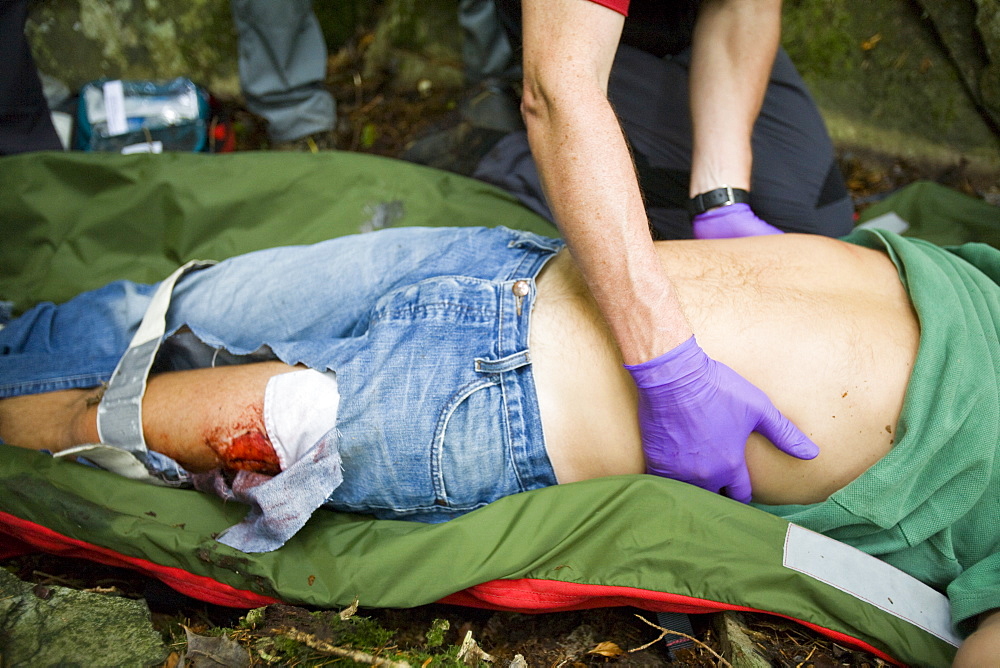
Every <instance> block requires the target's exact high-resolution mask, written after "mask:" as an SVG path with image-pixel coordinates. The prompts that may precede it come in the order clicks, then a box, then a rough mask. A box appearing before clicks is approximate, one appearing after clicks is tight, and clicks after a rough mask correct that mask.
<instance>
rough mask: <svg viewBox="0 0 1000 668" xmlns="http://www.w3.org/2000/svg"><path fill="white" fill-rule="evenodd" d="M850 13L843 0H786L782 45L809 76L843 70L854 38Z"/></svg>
mask: <svg viewBox="0 0 1000 668" xmlns="http://www.w3.org/2000/svg"><path fill="white" fill-rule="evenodd" d="M850 27H851V17H850V14H849V12H848V10H847V9H846V8H845V7H844V3H843V2H842V0H787V2H785V3H784V12H783V15H782V46H784V47H785V51H787V52H788V55H789V56H791V58H792V62H794V63H795V65H796V67H798V69H799V71H800V72H801V73H802V74H803V76H805V77H806V78H807V79H809V78H811V77H827V76H831V75H834V74H837V73H838V72H840V71H842V70H843V69H844V67H845V66H846V65H847V63H848V61H849V60H850V58H851V54H852V51H853V50H854V40H853V38H852V37H851V31H850Z"/></svg>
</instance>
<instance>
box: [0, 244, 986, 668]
mask: <svg viewBox="0 0 1000 668" xmlns="http://www.w3.org/2000/svg"><path fill="white" fill-rule="evenodd" d="M654 249H655V253H656V257H657V261H658V263H659V264H660V266H661V267H663V269H664V271H665V272H666V273H667V275H668V276H669V277H670V278H671V282H672V285H673V286H674V289H675V291H676V294H677V298H678V301H679V303H680V306H681V309H682V312H683V314H684V317H685V318H686V320H687V321H689V322H690V323H691V326H692V327H693V329H694V332H695V333H696V335H697V336H698V337H699V339H700V340H702V341H703V342H704V345H705V347H706V348H707V349H708V350H709V351H710V352H711V354H713V355H715V356H717V357H718V358H719V359H721V360H722V361H724V362H725V363H726V364H729V365H730V366H732V367H733V368H734V369H735V370H736V371H737V372H739V373H740V374H742V375H744V376H745V377H746V378H748V379H750V380H752V381H753V382H754V383H755V384H757V385H758V386H759V387H760V388H761V389H763V390H764V391H765V392H767V393H768V394H769V395H770V396H772V397H773V400H774V401H775V403H776V405H777V406H778V408H779V409H781V410H782V411H783V412H785V413H786V414H787V415H789V416H790V417H791V418H792V419H794V420H795V421H796V423H797V424H800V425H801V427H802V429H803V430H804V431H805V432H806V434H807V435H809V436H810V437H811V438H813V440H815V442H816V443H817V444H818V445H819V446H820V449H821V453H820V455H819V457H817V458H816V459H814V460H811V461H802V460H798V459H795V458H793V457H790V456H787V455H785V454H783V453H781V452H779V451H778V450H776V449H775V448H774V447H772V446H771V445H770V444H769V443H767V442H766V441H765V440H764V439H763V438H762V437H760V436H759V435H757V434H753V435H751V437H750V439H749V440H748V442H747V448H746V453H747V462H748V465H749V468H750V473H751V478H752V481H753V489H754V499H755V500H756V501H759V502H763V503H777V504H785V503H809V502H814V501H819V500H822V499H823V498H826V496H828V495H829V494H830V493H832V492H833V491H835V490H837V489H839V488H840V487H842V486H844V485H845V484H847V483H848V482H850V481H851V480H853V479H854V478H855V477H857V476H858V475H860V474H861V473H862V472H863V471H864V470H865V469H867V468H868V467H869V466H870V465H871V464H872V463H874V462H875V461H877V460H878V459H879V458H880V457H882V456H883V455H884V454H885V453H887V452H888V451H889V450H890V448H891V447H892V443H893V435H894V434H895V432H896V422H897V420H898V417H899V413H900V410H901V407H902V404H903V395H904V392H905V389H906V384H907V382H908V379H909V376H910V372H911V369H912V367H913V363H914V360H915V358H916V354H917V346H918V343H919V338H920V330H919V324H918V322H917V319H916V315H915V314H914V312H913V310H912V307H911V305H910V301H909V298H908V296H907V294H906V292H905V290H904V288H903V286H902V285H901V283H900V281H899V278H898V275H897V271H896V269H895V267H894V265H893V264H892V263H891V261H890V260H889V259H888V257H887V256H886V255H885V254H883V253H881V252H878V251H874V250H869V249H864V248H860V247H857V246H853V245H850V244H846V243H843V242H840V241H837V240H833V239H826V238H823V237H813V236H804V235H780V236H768V237H754V238H747V239H732V240H722V241H693V242H692V241H687V242H658V243H657V244H656V245H655V247H654ZM723 285H724V286H726V287H727V289H726V290H720V287H721V286H723ZM537 288H538V294H537V299H536V302H535V306H534V308H533V310H532V312H531V330H530V339H529V343H530V349H531V357H532V370H533V374H534V379H535V386H536V391H537V396H538V402H539V409H540V412H541V417H542V426H543V433H544V437H545V447H546V451H547V452H548V454H549V457H550V459H551V461H552V465H553V468H554V469H555V472H556V476H557V479H558V480H559V482H561V483H564V482H571V481H574V480H583V479H587V478H594V477H600V476H605V475H614V474H622V473H641V472H643V470H644V464H643V455H642V445H641V440H640V436H639V428H638V424H637V420H636V417H635V390H634V387H633V386H632V384H631V382H630V380H629V378H628V376H627V375H626V373H625V372H624V371H623V369H622V367H621V353H620V351H619V350H618V348H617V346H616V344H615V342H614V340H613V337H612V336H611V333H610V330H609V328H608V326H607V323H606V322H605V321H604V320H603V318H602V317H601V315H600V312H599V310H598V309H597V307H596V304H595V301H594V298H593V296H592V295H591V294H590V292H589V290H588V289H587V288H586V286H585V283H584V281H583V279H582V276H581V272H580V270H579V267H578V266H577V264H576V263H575V262H574V260H573V258H572V257H570V255H569V254H568V253H566V252H565V251H564V252H562V253H560V254H558V255H557V256H556V257H555V258H554V259H552V260H551V261H550V262H549V263H548V264H547V265H546V267H545V268H544V269H543V271H542V272H541V273H540V274H539V276H538V278H537ZM876 352H877V354H876ZM295 369H296V367H293V366H289V365H286V364H284V363H282V362H277V361H275V362H262V363H255V364H247V365H243V366H228V367H219V368H210V369H196V370H190V371H178V372H172V373H164V374H160V375H157V376H154V377H152V378H151V379H150V382H149V385H148V388H147V392H146V394H145V396H144V399H143V428H144V434H145V436H146V439H147V442H148V444H149V446H150V447H151V448H152V449H154V450H158V451H161V452H164V453H165V454H167V455H169V456H171V457H173V458H175V459H177V460H178V461H180V462H181V463H182V464H184V465H185V466H187V467H189V468H190V469H192V470H205V469H209V468H213V467H216V466H218V465H219V458H218V456H217V454H216V450H215V447H216V446H217V445H218V443H219V442H225V440H226V439H225V437H224V436H225V434H227V433H229V434H230V435H232V436H238V435H239V434H240V433H243V431H244V430H246V429H255V428H256V429H259V430H261V431H262V430H263V425H262V424H260V423H256V424H255V423H254V422H253V418H254V416H259V415H260V414H261V409H262V407H263V403H264V388H265V386H266V384H267V381H268V380H269V379H270V378H271V377H273V376H274V375H277V374H282V373H289V372H291V371H294V370H295ZM98 394H99V391H98V389H97V388H93V389H85V390H70V391H61V392H52V393H47V394H39V395H27V396H21V397H14V398H10V399H3V400H0V438H2V439H3V440H4V441H5V442H7V443H15V444H18V445H21V446H24V447H30V448H35V449H43V448H47V449H51V450H55V451H58V450H62V449H65V448H67V447H70V446H73V445H77V444H84V443H92V442H96V441H97V440H98V436H97V428H96V410H97V406H96V404H95V403H94V402H93V401H88V400H89V399H94V398H96V396H97V395H98ZM206 435H209V436H210V437H211V438H206ZM213 439H214V441H213ZM996 656H1000V613H997V612H996V611H991V612H990V613H987V614H984V615H983V617H982V620H981V622H980V624H979V628H978V630H977V631H976V633H974V634H973V635H972V636H970V638H969V639H968V640H967V641H966V643H965V644H964V645H963V647H962V648H961V651H960V652H959V655H958V658H957V659H956V663H955V665H957V666H983V665H991V662H992V661H993V659H994V657H996Z"/></svg>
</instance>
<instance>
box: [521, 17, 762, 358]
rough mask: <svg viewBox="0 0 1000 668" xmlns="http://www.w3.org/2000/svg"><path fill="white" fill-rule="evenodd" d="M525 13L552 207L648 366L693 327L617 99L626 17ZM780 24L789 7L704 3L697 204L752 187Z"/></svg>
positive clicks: (531, 87)
mask: <svg viewBox="0 0 1000 668" xmlns="http://www.w3.org/2000/svg"><path fill="white" fill-rule="evenodd" d="M522 6H523V19H524V92H523V98H522V113H523V115H524V119H525V125H526V127H527V130H528V139H529V142H530V144H531V150H532V153H533V155H534V158H535V161H536V163H537V165H538V169H539V174H540V176H541V180H542V186H543V188H544V190H545V195H546V198H547V199H548V202H549V205H550V206H551V208H552V212H553V214H554V216H555V219H556V221H557V222H558V224H559V228H560V230H561V232H562V233H563V236H564V237H565V238H566V240H567V242H568V244H569V247H570V249H571V250H572V252H573V254H574V257H575V258H576V261H577V262H578V263H579V265H580V271H581V273H582V275H583V278H584V280H585V281H586V283H587V285H588V286H589V287H590V290H591V292H592V293H593V295H594V299H595V302H596V304H597V306H598V308H599V310H600V312H601V314H602V315H603V316H604V319H605V320H606V321H607V323H608V326H609V327H610V329H611V333H612V335H613V336H614V339H615V341H616V342H617V343H618V347H619V349H620V350H621V351H622V358H623V361H624V362H625V363H626V364H638V363H641V362H645V361H647V360H650V359H653V358H655V357H657V356H659V355H661V354H662V353H664V352H666V351H668V350H671V349H673V348H675V347H676V346H677V345H679V344H680V343H682V342H684V341H685V340H686V339H688V338H689V337H690V336H691V333H692V330H691V326H690V324H689V323H688V322H687V321H686V320H685V319H684V316H683V313H682V311H681V308H680V303H679V300H678V299H677V295H676V293H675V292H674V290H672V289H671V287H670V282H669V277H668V275H667V274H666V272H665V271H664V270H663V268H662V267H661V266H660V264H659V262H658V261H657V258H656V254H655V253H654V251H653V245H652V242H651V240H650V236H649V222H648V219H647V217H646V213H645V207H644V205H643V201H642V195H641V193H640V191H639V185H638V181H637V178H636V174H635V168H634V166H633V164H632V159H631V156H630V154H629V151H628V147H627V145H626V143H625V138H624V135H623V134H622V131H621V128H620V127H619V124H618V121H617V118H616V117H615V114H614V111H613V110H612V108H611V105H610V104H609V103H608V100H607V84H608V77H609V75H610V71H611V64H612V61H613V60H614V55H615V51H616V50H617V47H618V40H619V38H620V36H621V32H622V26H623V24H624V17H623V16H622V15H621V14H618V13H617V12H614V11H612V10H610V9H607V8H605V7H602V6H600V5H597V4H595V3H593V2H587V1H585V0H538V1H531V0H525V2H523V3H522ZM780 25H781V1H780V0H706V1H705V2H703V3H702V5H701V9H700V14H699V19H698V22H697V26H696V29H695V35H694V41H693V47H692V49H693V51H692V69H691V82H692V84H691V87H692V88H691V100H692V102H691V104H692V109H691V111H692V121H693V126H694V137H693V141H694V152H693V156H692V175H691V183H690V194H691V195H692V196H694V195H696V194H699V193H702V192H706V191H708V190H712V189H714V188H717V187H719V186H721V185H729V186H732V187H739V188H744V189H748V188H749V185H750V169H751V165H752V155H751V148H750V136H751V132H752V128H753V124H754V121H755V119H756V118H757V115H758V113H759V112H760V107H761V104H762V102H763V99H764V91H765V90H766V87H767V81H768V77H769V75H770V71H771V66H772V64H773V62H774V56H775V53H776V52H777V48H778V39H779V35H780ZM664 286H667V287H666V289H664Z"/></svg>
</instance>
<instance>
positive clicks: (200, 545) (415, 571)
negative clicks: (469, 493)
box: [0, 152, 959, 665]
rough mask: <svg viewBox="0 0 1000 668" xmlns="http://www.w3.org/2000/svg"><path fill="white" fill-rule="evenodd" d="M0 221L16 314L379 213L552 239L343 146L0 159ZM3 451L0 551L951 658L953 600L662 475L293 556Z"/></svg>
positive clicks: (216, 582) (154, 499)
mask: <svg viewBox="0 0 1000 668" xmlns="http://www.w3.org/2000/svg"><path fill="white" fill-rule="evenodd" d="M0 221H2V222H0V224H2V225H3V234H2V238H3V243H2V245H0V299H4V300H7V301H8V302H10V304H9V306H10V307H11V309H10V310H12V311H13V312H14V313H15V314H16V313H18V312H21V311H23V310H24V309H26V308H28V307H30V306H31V305H33V304H35V303H37V302H39V301H43V300H51V301H56V302H60V301H64V300H66V299H68V298H70V297H72V296H74V295H75V294H77V293H79V292H81V291H83V290H87V289H91V288H95V287H98V286H100V285H103V284H105V283H107V282H109V281H112V280H115V279H121V278H126V279H130V280H136V281H143V282H154V281H158V280H160V279H162V278H163V277H165V276H166V275H167V274H169V273H170V272H171V271H173V270H174V269H175V268H177V267H178V266H179V265H181V264H183V263H184V262H186V261H188V260H191V259H196V258H197V259H214V260H221V259H223V258H226V257H229V256H232V255H236V254H240V253H244V252H248V251H251V250H255V249H259V248H264V247H269V246H277V245H288V244H302V243H310V242H315V241H320V240H323V239H327V238H330V237H334V236H339V235H344V234H350V233H356V232H363V231H367V230H373V229H379V228H381V227H387V226H394V225H395V226H401V225H432V226H443V225H486V226H493V225H500V224H502V225H506V226H508V227H514V228H521V229H530V230H532V231H535V232H539V233H542V234H549V235H554V234H555V233H556V231H555V229H554V228H553V227H552V226H551V225H549V224H548V223H547V222H546V221H544V220H541V219H539V218H538V217H536V216H535V215H534V214H532V213H531V212H529V211H528V210H527V209H525V208H523V207H521V206H520V205H519V204H518V203H517V202H516V201H515V200H514V199H513V198H512V197H511V196H509V195H507V194H506V193H503V192H501V191H499V190H496V189H494V188H492V187H491V186H488V185H485V184H483V183H480V182H477V181H473V180H470V179H466V178H463V177H460V176H456V175H453V174H448V173H445V172H441V171H437V170H433V169H429V168H425V167H421V166H416V165H411V164H407V163H402V162H398V161H393V160H388V159H384V158H377V157H372V156H365V155H360V154H351V153H340V152H330V153H321V154H281V153H259V154H258V153H236V154H228V155H199V154H186V153H185V154H180V153H178V154H162V155H147V154H143V155H131V156H121V155H115V154H58V153H39V154H31V155H24V156H15V157H9V158H3V159H0ZM0 380H2V379H0ZM0 458H2V459H0V462H2V463H0V489H2V490H3V493H2V494H0V557H3V556H12V555H14V554H18V553H23V552H29V551H38V550H42V551H48V552H52V553H57V554H64V555H72V556H77V557H84V558H88V559H92V560H95V561H100V562H103V563H107V564H113V565H119V566H123V567H128V568H135V569H139V570H141V571H143V572H146V573H148V574H151V575H153V576H155V577H158V578H160V579H161V580H163V581H164V582H166V583H167V584H168V585H170V586H172V587H174V588H175V589H177V590H179V591H181V592H183V593H185V594H188V595H190V596H193V597H196V598H199V599H202V600H206V601H210V602H213V603H219V604H224V605H231V606H245V607H255V606H260V605H266V604H268V603H272V602H277V601H283V602H287V603H292V604H302V605H311V606H319V607H338V606H344V605H347V604H350V603H351V602H352V601H353V600H354V599H355V597H357V598H358V599H359V600H360V604H361V605H363V606H367V607H394V608H396V607H412V606H417V605H422V604H426V603H431V602H435V601H444V602H448V603H456V604H463V605H469V606H478V607H487V608H493V609H503V610H513V611H522V612H553V611H561V610H573V609H581V608H589V607H597V606H619V605H632V606H637V607H640V608H643V609H646V610H650V611H677V612H688V613H695V612H714V611H722V610H742V611H757V612H767V613H771V614H774V615H778V616H781V617H785V618H788V619H793V620H797V621H799V622H801V623H803V624H805V625H807V626H809V627H810V628H813V629H815V630H817V631H819V632H821V633H823V634H825V635H827V636H830V637H832V638H834V639H836V640H838V641H840V642H843V643H846V644H850V645H852V646H856V647H860V648H864V649H867V650H869V651H872V652H874V653H876V654H878V655H880V656H882V657H884V658H885V659H886V660H889V661H892V662H896V663H909V664H921V665H948V664H949V663H950V662H951V659H952V657H953V656H954V652H955V646H956V645H957V644H958V642H959V640H958V638H957V637H956V636H955V635H954V634H953V632H952V631H951V628H950V619H949V613H948V603H947V599H946V598H945V597H944V596H943V595H941V594H940V593H938V592H936V591H933V590H931V589H930V588H929V587H926V586H925V585H923V584H921V583H919V582H917V581H916V580H914V579H913V578H910V577H909V576H907V575H905V574H903V573H902V572H901V571H898V570H896V569H894V568H892V567H890V566H888V565H886V564H885V563H883V562H881V561H879V560H877V559H875V558H873V557H870V556H868V555H865V554H863V553H861V552H860V551H858V550H855V549H853V548H850V547H847V546H845V545H843V544H842V543H838V542H837V541H833V540H831V539H829V538H826V537H824V536H821V535H819V534H815V533H813V532H810V531H807V530H805V529H802V528H799V527H797V526H795V525H792V524H789V523H788V522H787V521H785V520H783V519H780V518H778V517H775V516H773V515H770V514H767V513H765V512H763V511H761V510H758V509H755V508H752V507H748V506H745V505H742V504H740V503H737V502H734V501H731V500H729V499H726V498H724V497H721V496H718V495H715V494H711V493H709V492H706V491H704V490H701V489H697V488H695V487H692V486H690V485H686V484H682V483H678V482H675V481H671V480H666V479H662V478H656V477H653V476H646V475H635V476H617V477H609V478H602V479H598V480H591V481H586V482H581V483H573V484H568V485H559V486H556V487H549V488H545V489H540V490H536V491H532V492H527V493H522V494H517V495H514V496H509V497H506V498H504V499H501V500H500V501H497V502H495V503H493V504H491V505H489V506H486V507H484V508H481V509H479V510H476V511H474V512H472V513H469V514H467V515H464V516H462V517H459V518H457V519H454V520H452V521H450V522H447V523H444V524H436V525H429V524H420V523H414V522H399V521H390V520H374V519H370V518H368V517H364V516H358V515H349V514H342V513H336V512H332V511H328V510H325V509H324V510H320V511H317V512H316V513H315V514H314V516H313V517H312V518H311V519H310V520H309V522H308V523H307V524H306V526H305V528H304V529H303V530H301V531H300V532H299V533H298V534H296V535H295V536H294V537H293V538H292V539H291V540H290V541H289V542H288V543H287V544H286V545H285V546H284V547H282V548H281V549H279V550H277V551H275V552H271V553H262V554H246V553H243V552H240V551H237V550H234V549H232V548H229V547H227V546H225V545H222V544H220V543H218V542H216V541H215V540H214V536H215V535H217V534H218V533H219V532H221V531H222V530H224V529H225V528H227V527H229V526H232V525H233V524H235V523H237V522H239V521H240V519H241V518H242V516H243V514H244V513H245V512H246V507H244V506H241V505H239V504H232V503H230V504H225V503H223V502H222V501H221V500H220V499H218V498H215V497H212V496H208V495H205V494H202V493H200V492H196V491H193V490H190V489H172V488H165V487H156V486H151V485H147V484H144V483H140V482H135V481H131V480H127V479H125V478H122V477H119V476H117V475H115V474H112V473H109V472H106V471H102V470H100V469H96V468H92V467H87V466H82V465H80V464H77V463H75V462H70V461H62V460H59V459H56V458H53V457H51V456H49V455H47V454H44V453H38V452H33V451H28V450H24V449H20V448H16V447H13V446H11V445H0ZM859 573H865V574H867V575H869V576H870V577H869V578H868V579H869V580H870V581H871V582H870V583H869V584H868V585H867V586H865V585H862V590H859V585H858V584H857V580H858V577H857V576H858V574H859Z"/></svg>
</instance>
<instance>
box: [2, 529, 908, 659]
mask: <svg viewBox="0 0 1000 668" xmlns="http://www.w3.org/2000/svg"><path fill="white" fill-rule="evenodd" d="M0 532H2V533H4V534H7V535H8V536H9V538H10V540H9V541H4V544H3V545H2V546H0V558H8V557H11V556H17V555H19V554H26V553H28V552H32V551H42V552H48V553H50V554H57V555H60V556H68V557H77V558H81V559H89V560H90V561H96V562H98V563H102V564H106V565H108V566H118V567H124V568H131V569H133V570H137V571H140V572H142V573H145V574H147V575H150V576H152V577H155V578H157V579H158V580H160V581H162V582H163V583H164V584H166V585H167V586H169V587H171V588H172V589H175V590H176V591H179V592H180V593H182V594H184V595H186V596H190V597H191V598H195V599H198V600H200V601H206V602H208V603H214V604H216V605H225V606H229V607H234V608H257V607H261V606H265V605H270V604H271V603H281V602H282V601H280V600H279V599H276V598H271V597H269V596H265V595H263V594H257V593H255V592H251V591H247V590H244V589H236V588H235V587H231V586H230V585H227V584H224V583H222V582H218V581H217V580H213V579H212V578H210V577H207V576H204V575H197V574H194V573H190V572H188V571H185V570H183V569H180V568H176V567H173V566H163V565H161V564H156V563H153V562H151V561H148V560H146V559H140V558H137V557H130V556H127V555H123V554H120V553H118V552H115V551H114V550H111V549H109V548H105V547H101V546H99V545H94V544H92V543H87V542H85V541H82V540H79V539H76V538H70V537H68V536H64V535H63V534H60V533H58V532H56V531H53V530H52V529H49V528H48V527H45V526H42V525H40V524H35V523H34V522H29V521H27V520H23V519H21V518H19V517H16V516H14V515H10V514H8V513H4V512H2V511H0ZM438 602H439V603H448V604H452V605H463V606H466V607H471V608H485V609H491V610H503V611H508V612H523V613H543V612H567V611H570V610H586V609H591V608H609V607H622V606H633V607H638V608H642V609H644V610H649V611H650V612H681V613H686V614H703V613H710V612H722V611H740V612H758V613H764V614H768V615H775V616H777V617H784V618H785V619H789V620H791V621H793V622H796V623H798V624H802V625H803V626H806V627H808V628H810V629H812V630H813V631H816V632H817V633H820V634H821V635H824V636H826V637H828V638H831V639H833V640H834V641H836V642H840V643H843V644H845V645H849V646H851V647H855V648H858V649H863V650H864V651H866V652H871V653H872V654H874V655H876V656H878V657H879V658H881V659H883V660H884V661H888V662H889V663H892V664H895V665H903V664H901V663H900V662H899V661H897V660H896V659H894V658H892V657H891V656H889V655H888V654H886V653H885V652H883V651H882V650H879V649H877V648H875V647H872V646H871V645H869V644H868V643H865V642H863V641H861V640H858V639H857V638H853V637H851V636H849V635H846V634H844V633H841V632H839V631H833V630H831V629H827V628H824V627H822V626H819V625H816V624H812V623H809V622H804V621H802V620H801V619H795V618H794V617H789V616H787V615H781V614H777V613H774V612H771V611H769V610H758V609H756V608H750V607H746V606H739V605H731V604H727V603H719V602H717V601H709V600H706V599H699V598H694V597H692V596H682V595H679V594H671V593H669V592H659V591H654V590H648V589H638V588H635V587H622V586H615V585H591V584H579V583H575V582H560V581H557V580H541V579H533V578H518V579H511V580H491V581H489V582H483V583H481V584H478V585H474V586H472V587H469V588H467V589H464V590H462V591H459V592H456V593H454V594H450V595H448V596H445V597H444V598H442V599H440V600H439V601H438Z"/></svg>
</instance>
